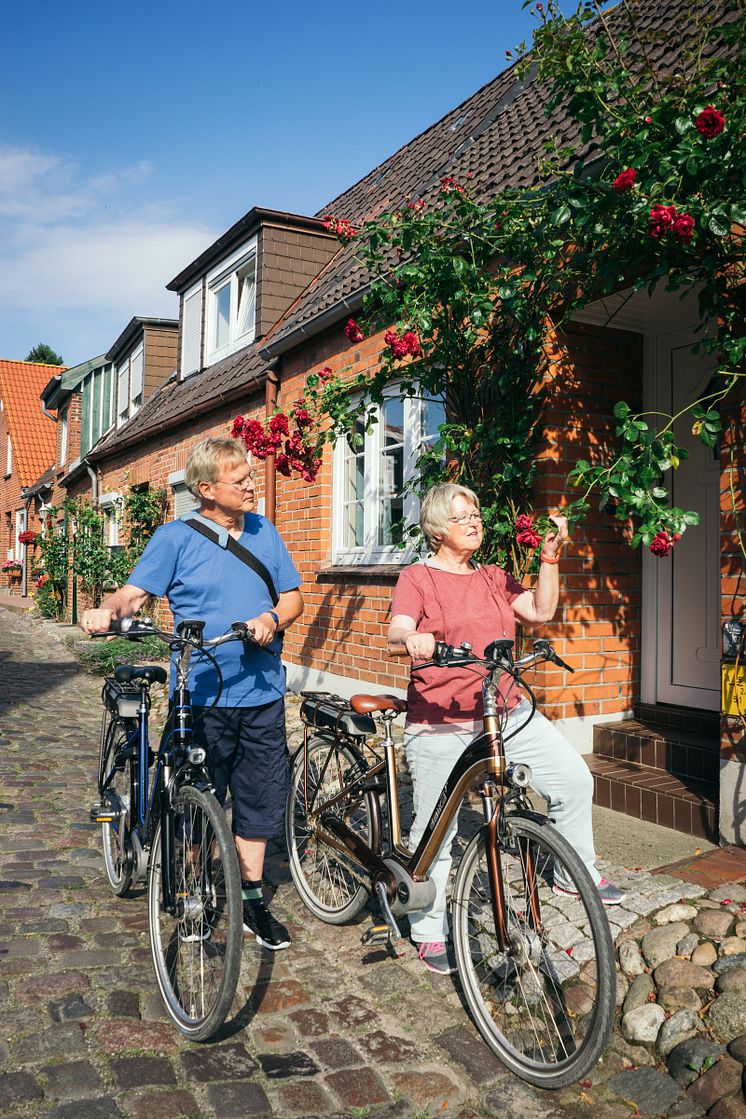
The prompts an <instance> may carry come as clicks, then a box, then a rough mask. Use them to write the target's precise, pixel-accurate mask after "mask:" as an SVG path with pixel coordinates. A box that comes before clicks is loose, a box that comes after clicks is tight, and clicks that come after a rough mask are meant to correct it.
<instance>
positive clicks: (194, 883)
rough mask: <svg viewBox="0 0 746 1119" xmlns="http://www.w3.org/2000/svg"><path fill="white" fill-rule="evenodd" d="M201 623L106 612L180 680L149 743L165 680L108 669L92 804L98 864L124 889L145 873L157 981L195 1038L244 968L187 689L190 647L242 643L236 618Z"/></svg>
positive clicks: (231, 876)
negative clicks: (150, 641) (157, 641)
mask: <svg viewBox="0 0 746 1119" xmlns="http://www.w3.org/2000/svg"><path fill="white" fill-rule="evenodd" d="M204 624H205V623H204V622H203V621H183V622H181V623H180V624H179V626H178V627H177V631H176V633H166V632H164V631H162V630H159V629H156V628H155V627H154V626H153V624H152V622H150V620H149V619H143V620H137V619H129V618H126V619H122V620H121V622H118V621H113V622H112V623H111V626H110V630H109V633H108V634H96V635H95V636H97V637H106V636H111V635H112V634H115V633H121V634H124V635H125V636H127V637H128V638H131V639H134V640H137V638H138V637H144V636H156V637H160V638H162V640H164V641H165V642H166V643H167V644H168V645H169V646H170V648H171V650H172V651H175V652H176V653H177V657H176V661H175V672H176V687H175V691H174V696H173V699H172V702H171V704H170V707H169V715H168V718H167V721H166V725H165V727H164V730H163V733H162V735H161V739H160V745H159V748H158V751H157V752H154V751H153V750H152V749H151V748H150V746H149V742H148V721H149V711H150V706H151V698H150V688H151V685H152V684H153V683H156V682H157V683H161V684H162V683H165V682H166V679H167V672H166V670H165V669H164V668H162V667H161V666H159V665H119V666H118V667H117V668H116V669H115V670H114V675H113V676H112V677H107V679H106V681H105V683H104V687H103V691H102V699H103V703H104V712H103V717H102V723H101V748H100V758H99V770H98V790H99V800H98V802H97V803H96V804H94V805H93V807H92V808H91V810H90V818H91V820H92V821H94V822H96V823H100V824H101V829H102V841H103V854H104V866H105V869H106V876H107V879H108V881H109V885H110V886H111V888H112V890H113V891H114V893H115V894H116V895H117V896H119V897H122V896H124V895H125V894H126V893H127V892H128V891H129V890H130V888H131V887H132V886H133V885H134V884H137V883H142V882H143V881H145V879H146V878H147V883H148V925H149V934H150V948H151V954H152V957H153V966H154V969H155V975H156V980H157V983H158V988H159V991H160V994H161V997H162V998H163V1002H164V1005H165V1007H166V1010H167V1012H168V1015H169V1017H170V1018H171V1020H172V1021H173V1022H174V1023H175V1025H176V1026H177V1027H178V1029H179V1030H180V1031H181V1032H182V1033H183V1034H184V1035H185V1036H186V1037H188V1038H189V1039H190V1040H192V1041H204V1040H205V1039H206V1038H209V1037H211V1036H212V1034H214V1033H215V1031H216V1030H217V1029H218V1028H219V1026H221V1025H222V1023H223V1022H224V1021H225V1018H226V1016H227V1014H228V1011H229V1010H230V1007H231V1004H232V1002H233V999H234V996H235V993H236V987H237V984H238V977H239V972H240V968H241V948H242V943H243V917H242V900H241V875H240V871H239V866H238V857H237V854H236V849H235V845H234V842H233V837H232V835H231V831H230V828H229V826H228V821H227V819H226V816H225V813H224V811H223V809H222V808H221V806H220V804H219V803H218V801H217V799H216V798H215V795H214V789H213V787H212V785H211V783H210V778H209V775H208V772H207V768H206V754H205V751H204V749H203V748H202V747H201V746H195V745H194V744H193V742H192V738H191V736H192V721H191V702H190V696H189V688H188V678H189V666H190V661H191V657H192V654H193V653H195V652H196V653H198V654H199V655H201V656H206V657H208V658H209V659H210V660H211V661H212V663H213V665H214V667H215V669H216V671H217V674H218V694H217V696H216V698H215V701H214V702H215V703H217V699H218V698H219V694H220V691H221V690H222V676H221V674H220V668H219V666H218V664H217V661H216V660H215V658H214V657H213V656H212V654H211V653H210V652H209V650H210V649H211V648H215V647H217V646H218V645H222V644H224V643H225V642H227V641H238V640H242V641H247V640H249V639H250V634H249V631H248V629H247V627H246V625H245V624H244V623H243V622H235V623H234V624H233V626H232V627H231V630H230V632H228V633H225V634H222V635H221V636H220V637H216V638H214V639H212V640H209V641H206V640H204V637H203V630H204Z"/></svg>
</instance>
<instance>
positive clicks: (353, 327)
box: [345, 319, 365, 343]
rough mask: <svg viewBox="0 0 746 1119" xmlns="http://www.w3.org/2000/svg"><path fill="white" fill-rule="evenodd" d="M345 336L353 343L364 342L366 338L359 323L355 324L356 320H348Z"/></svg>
mask: <svg viewBox="0 0 746 1119" xmlns="http://www.w3.org/2000/svg"><path fill="white" fill-rule="evenodd" d="M345 334H346V335H347V337H348V338H349V340H350V341H351V342H353V343H354V342H362V340H363V338H364V337H365V335H364V334H363V332H362V330H361V329H360V327H359V326H358V325H357V323H356V322H355V320H354V319H348V320H347V326H346V327H345Z"/></svg>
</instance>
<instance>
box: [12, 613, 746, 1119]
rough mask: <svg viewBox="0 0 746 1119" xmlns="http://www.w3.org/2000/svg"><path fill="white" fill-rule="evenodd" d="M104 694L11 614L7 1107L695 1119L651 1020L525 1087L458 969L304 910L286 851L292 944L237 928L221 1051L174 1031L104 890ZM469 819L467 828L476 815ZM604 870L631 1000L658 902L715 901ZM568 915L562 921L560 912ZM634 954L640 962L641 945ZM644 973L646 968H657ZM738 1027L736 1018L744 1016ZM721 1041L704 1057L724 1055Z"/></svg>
mask: <svg viewBox="0 0 746 1119" xmlns="http://www.w3.org/2000/svg"><path fill="white" fill-rule="evenodd" d="M100 686H101V685H100V680H98V679H96V678H93V677H90V676H88V675H85V674H83V673H81V672H80V671H79V670H78V669H77V667H76V664H75V662H74V661H73V660H72V658H71V655H70V653H69V650H68V649H67V647H66V646H65V645H64V644H63V643H62V642H61V640H60V638H59V634H58V631H57V630H56V629H55V627H53V626H51V625H50V624H48V623H42V622H40V621H38V620H35V619H33V618H30V617H24V616H20V615H18V614H12V613H10V612H9V611H6V610H0V718H1V719H2V722H1V723H0V774H1V775H2V784H1V786H0V1005H2V1006H3V1015H2V1019H1V1021H0V1115H3V1116H5V1117H6V1119H11V1117H16V1116H17V1117H21V1116H23V1117H27V1119H28V1117H34V1119H36V1117H37V1116H49V1117H52V1119H109V1117H123V1119H145V1117H148V1119H149V1117H151V1116H158V1119H172V1117H174V1119H176V1117H180V1116H189V1117H195V1119H197V1117H200V1119H207V1117H210V1119H212V1117H215V1119H232V1117H234V1116H235V1117H239V1116H240V1117H241V1119H250V1117H252V1116H283V1117H284V1116H307V1117H308V1116H324V1117H332V1116H334V1117H336V1119H342V1117H349V1119H355V1117H358V1119H360V1117H362V1116H375V1117H381V1119H395V1117H396V1119H417V1117H419V1119H425V1117H426V1116H429V1117H434V1116H438V1115H441V1114H448V1115H453V1116H458V1117H460V1119H477V1117H478V1116H484V1117H487V1116H498V1115H499V1116H502V1117H506V1119H511V1117H519V1116H520V1117H521V1119H552V1117H557V1119H563V1117H570V1116H573V1117H581V1119H582V1117H583V1116H591V1115H594V1116H599V1115H600V1116H604V1117H608V1119H616V1117H620V1119H621V1117H628V1116H630V1115H631V1114H635V1113H636V1114H643V1115H663V1114H666V1115H669V1116H672V1117H673V1116H679V1117H681V1119H685V1117H687V1116H696V1115H703V1114H705V1110H706V1109H707V1108H712V1098H710V1097H708V1098H707V1099H705V1098H702V1099H699V1100H698V1099H697V1098H696V1097H695V1096H693V1095H692V1094H691V1093H687V1092H685V1088H686V1083H688V1081H686V1083H684V1081H685V1080H686V1077H684V1079H682V1078H681V1077H679V1078H678V1079H675V1078H674V1076H673V1074H672V1075H669V1073H668V1071H667V1070H666V1066H665V1064H664V1063H663V1061H662V1056H661V1053H660V1052H659V1051H658V1050H656V1049H655V1045H654V1042H655V1032H654V1033H653V1035H652V1038H651V1037H649V1036H645V1037H642V1038H641V1041H642V1042H643V1044H640V1045H632V1044H630V1042H629V1041H628V1040H625V1038H624V1037H623V1036H622V1033H621V1030H617V1031H615V1034H614V1039H613V1041H612V1044H611V1046H610V1048H609V1050H608V1051H607V1053H606V1055H605V1057H604V1059H603V1061H602V1062H601V1063H600V1064H599V1066H598V1068H597V1070H596V1071H595V1072H594V1074H593V1075H592V1076H590V1077H589V1078H588V1079H587V1080H585V1081H583V1083H582V1085H578V1086H576V1087H573V1088H569V1089H565V1090H562V1091H560V1092H555V1093H548V1092H542V1091H539V1090H535V1089H532V1088H529V1087H527V1086H526V1085H524V1084H523V1083H522V1082H520V1081H519V1080H517V1079H516V1078H515V1077H514V1076H512V1075H511V1074H509V1073H508V1072H507V1071H506V1070H505V1069H504V1068H503V1066H502V1065H501V1064H500V1063H499V1061H498V1060H497V1059H496V1058H495V1057H494V1056H493V1055H492V1053H491V1051H490V1050H488V1049H487V1047H486V1046H485V1045H484V1043H483V1042H482V1041H481V1039H480V1038H479V1036H478V1034H477V1033H476V1031H475V1029H474V1028H473V1026H472V1024H471V1022H470V1020H469V1018H468V1017H467V1015H466V1013H465V1011H464V1009H463V1007H462V1005H461V1002H460V999H459V993H458V986H457V983H455V982H453V981H451V980H450V979H444V978H438V977H435V976H432V975H431V974H430V973H429V972H426V971H424V969H422V966H421V964H419V962H418V961H417V959H416V956H415V953H414V950H413V949H411V947H406V948H405V950H404V951H405V954H404V955H403V957H401V958H399V959H397V960H394V959H392V958H390V957H387V956H386V955H385V954H384V953H382V952H380V951H371V950H367V949H364V948H362V947H361V944H360V934H361V928H360V927H359V926H352V927H340V928H337V927H333V926H328V925H323V924H321V923H319V922H318V921H316V920H314V918H312V917H311V916H310V914H308V913H307V911H306V910H305V909H304V908H303V906H302V904H301V902H300V901H299V899H298V897H297V895H296V894H295V891H294V888H293V885H292V882H291V880H290V876H289V873H288V869H287V861H286V859H285V857H284V854H283V852H282V851H281V850H280V848H279V846H278V847H276V848H275V849H274V851H273V853H272V856H271V858H270V859H269V860H268V867H267V879H268V883H269V888H270V890H271V891H272V892H274V895H275V896H274V902H273V907H274V909H275V910H276V912H277V913H278V915H279V916H280V917H281V918H283V919H285V920H287V921H288V923H289V925H290V927H291V931H292V933H293V945H292V947H291V948H290V949H289V950H288V951H286V952H282V953H278V954H276V955H272V954H271V953H262V952H261V951H260V950H259V949H258V947H257V946H256V945H254V944H251V943H250V942H249V941H247V942H246V944H245V948H244V962H243V967H242V972H241V981H240V985H239V997H238V998H237V1001H236V1004H235V1005H234V1007H233V1012H232V1015H231V1017H230V1019H229V1021H228V1022H227V1023H226V1025H225V1027H224V1028H223V1030H222V1032H221V1034H220V1035H219V1037H217V1038H216V1039H214V1040H213V1041H212V1042H211V1043H209V1044H202V1045H195V1044H190V1043H188V1042H186V1041H184V1039H183V1038H182V1037H181V1036H180V1035H179V1034H178V1033H177V1032H176V1031H175V1030H174V1029H173V1028H172V1027H171V1025H170V1024H169V1023H167V1022H166V1021H164V1018H163V1014H162V1011H161V1007H160V1002H159V999H158V997H157V995H156V993H155V982H154V977H153V974H152V966H151V961H150V952H149V947H148V939H147V921H146V906H145V895H144V892H143V891H139V892H136V893H135V894H134V895H133V896H131V897H128V898H125V899H116V898H114V897H113V896H112V895H111V893H110V891H109V889H108V886H107V884H106V880H105V877H104V874H103V866H102V860H101V855H100V850H99V837H98V830H99V829H98V828H97V827H96V826H94V825H91V824H90V823H89V822H88V806H89V804H90V803H91V802H92V801H93V799H94V792H95V790H94V784H93V782H94V772H95V768H96V761H97V750H98V747H97V737H98V727H99V718H100V705H99V693H100ZM291 707H292V705H291ZM293 710H294V711H295V712H297V705H296V706H295V707H294V708H293ZM294 727H295V729H296V731H297V715H294V716H291V728H290V729H291V731H292V730H293V729H294ZM464 818H465V827H466V829H467V830H468V828H469V825H470V822H471V826H473V822H474V814H473V813H472V814H470V813H469V812H466V813H464ZM605 872H606V875H607V877H609V878H612V877H613V878H614V879H615V880H617V881H620V882H622V883H623V884H624V885H625V886H626V888H627V889H628V891H629V894H628V901H627V903H626V905H625V907H624V908H619V909H616V910H614V911H613V912H611V913H610V914H609V915H610V917H611V919H612V922H613V929H614V932H615V935H616V936H617V938H618V939H619V940H621V941H623V942H626V943H627V944H628V945H630V947H628V949H627V950H626V955H625V957H624V961H623V962H624V964H625V967H626V968H627V976H628V978H624V977H622V976H620V995H619V1001H620V1007H621V1003H622V1001H623V1000H627V999H629V997H630V992H631V990H632V987H631V985H630V984H631V983H634V982H635V980H634V978H633V975H634V973H635V968H636V967H637V961H636V957H635V956H634V953H635V951H637V950H638V949H637V941H638V940H640V939H641V938H644V935H645V934H646V933H649V931H650V930H652V929H653V925H654V924H655V922H654V921H653V920H652V917H653V915H654V914H656V913H657V912H659V911H660V910H661V909H665V907H668V908H669V909H670V908H671V906H672V905H673V904H674V903H675V904H676V905H677V906H678V909H679V910H681V905H680V904H679V903H680V902H681V901H682V899H683V900H684V901H691V900H692V899H695V901H697V899H700V900H701V901H702V904H703V905H704V906H705V908H707V907H709V909H710V910H711V911H717V910H718V909H719V907H720V908H721V909H722V901H723V899H722V898H721V899H720V901H719V902H718V899H717V898H715V899H714V900H713V899H712V898H708V897H705V896H704V895H705V893H706V892H705V889H704V888H703V887H701V886H697V885H693V884H692V883H685V882H682V881H680V880H678V879H675V878H673V877H671V876H668V875H656V874H651V873H647V872H645V873H637V874H635V873H634V872H630V871H624V870H622V869H621V868H610V867H607V868H605ZM743 893H744V897H746V891H744V892H743ZM738 896H740V895H738ZM730 900H731V899H726V902H730ZM698 904H699V901H697V905H698ZM726 908H729V906H728V905H726ZM730 908H733V907H732V906H730ZM742 908H745V907H742ZM696 912H697V909H696V907H694V908H690V915H694V914H696ZM684 915H685V916H686V914H684ZM717 915H718V916H721V913H720V912H718V913H717ZM563 916H565V917H566V918H567V923H568V924H570V925H571V924H572V912H571V909H570V908H569V907H568V910H567V912H566V913H565V914H563ZM681 916H682V915H681V913H680V912H679V913H675V914H674V915H673V917H671V918H670V920H672V921H673V920H674V918H676V920H678V921H679V922H680V921H681ZM667 919H668V918H667ZM735 919H736V918H734V920H735ZM690 924H691V923H690ZM718 927H719V928H721V929H722V928H724V925H723V922H722V921H721V923H720V925H719V926H718ZM689 928H690V925H687V926H686V929H685V931H687V932H688V930H689ZM653 931H655V930H653ZM744 931H746V930H744ZM577 932H578V934H579V935H580V936H581V937H582V930H577ZM573 935H574V934H573ZM673 936H674V934H673V932H672V933H671V935H670V936H669V941H671V942H672V937H673ZM636 938H637V939H636ZM674 938H675V937H674ZM576 939H578V937H576ZM699 939H700V938H699V937H698V936H696V935H695V936H694V943H695V944H699ZM713 939H714V940H715V941H717V936H716V935H715V936H714V938H713V936H711V937H710V940H713ZM729 939H730V940H731V941H732V940H733V939H734V938H733V937H730V938H729ZM656 944H657V942H656ZM679 947H680V945H679ZM691 948H692V946H691V945H690V950H691ZM657 950H658V953H659V955H660V951H661V947H660V945H657ZM676 950H677V949H676V946H675V945H674V946H673V947H671V948H670V953H671V954H673V952H675V951H676ZM642 951H643V954H645V956H646V958H647V950H646V948H645V942H644V939H643V943H642ZM731 951H732V948H731ZM715 954H716V955H717V950H716V951H715ZM568 958H569V957H568ZM739 962H740V961H739ZM691 966H693V965H691ZM630 969H631V970H630ZM650 970H651V968H650V967H649V968H647V971H646V970H645V967H644V961H643V967H642V968H641V969H640V971H641V973H642V974H644V975H645V977H646V978H648V979H649V975H648V972H650ZM658 970H660V969H658ZM710 974H711V973H710V972H708V975H710ZM744 974H745V975H746V972H744ZM655 978H656V983H657V981H658V972H657V971H656V972H655ZM692 982H693V981H692ZM700 982H702V980H700ZM708 983H709V980H708ZM650 985H651V986H653V984H652V980H651V981H650ZM638 986H639V984H638ZM658 987H659V988H660V987H661V985H660V984H658ZM661 989H662V988H661ZM677 989H678V988H677ZM638 993H639V992H638ZM654 997H655V995H653V998H654ZM645 1001H650V993H649V992H647V993H646V994H645V996H644V997H643V999H642V1002H643V1003H644V1002H645ZM660 1001H661V998H660V996H659V1002H660ZM700 1006H701V1002H700ZM624 1009H625V1017H626V1012H627V1010H628V1009H634V1008H632V1006H631V1003H630V1004H629V1006H628V1005H627V1003H626V1001H625V1007H624ZM642 1009H643V1010H645V1009H646V1008H645V1007H644V1006H643V1007H642ZM670 1013H671V1009H670V1007H669V1009H668V1010H666V1011H665V1014H666V1017H668V1016H669V1015H670ZM638 1017H639V1016H638ZM658 1024H659V1025H660V1023H658ZM635 1028H636V1029H638V1027H637V1026H636V1027H635ZM697 1029H699V1027H692V1028H691V1030H690V1032H689V1033H686V1032H684V1034H683V1036H684V1037H688V1038H691V1037H692V1035H693V1034H695V1033H696V1032H697ZM744 1031H746V1023H744V1025H743V1027H742V1029H740V1030H738V1029H737V1030H736V1032H737V1033H743V1032H744ZM632 1032H633V1033H634V1030H633V1031H632ZM638 1032H639V1029H638ZM649 1032H650V1026H649V1025H648V1033H649ZM625 1033H626V1034H627V1035H628V1036H630V1029H629V1028H626V1029H625ZM732 1036H734V1035H732ZM646 1040H647V1041H648V1042H651V1041H652V1044H648V1045H647V1046H646V1045H645V1044H644V1042H645V1041H646ZM700 1040H701V1039H698V1038H696V1037H695V1042H697V1043H699V1041H700ZM741 1040H743V1039H741ZM711 1049H712V1050H713V1053H714V1056H713V1055H712V1054H711V1056H710V1057H709V1058H708V1061H707V1062H706V1063H705V1062H703V1069H704V1068H709V1066H710V1064H711V1063H712V1060H713V1059H716V1058H717V1057H718V1056H719V1055H720V1054H722V1053H723V1052H724V1050H723V1047H722V1046H719V1047H718V1046H714V1045H713V1046H711ZM716 1049H717V1052H715V1050H716ZM698 1060H700V1061H702V1055H701V1054H700V1056H699V1057H698ZM727 1061H728V1062H729V1066H728V1068H727V1070H726V1071H727V1072H728V1073H729V1075H730V1079H731V1081H733V1077H734V1075H735V1073H734V1069H733V1068H731V1067H730V1066H736V1065H737V1064H738V1062H737V1061H736V1060H734V1059H733V1058H731V1057H728V1058H727ZM690 1064H691V1063H690ZM686 1067H687V1068H688V1067H690V1065H687V1066H686ZM691 1067H694V1066H691ZM716 1067H720V1068H721V1069H722V1068H725V1067H726V1066H725V1064H724V1063H723V1062H722V1061H720V1064H719V1065H718V1066H716ZM669 1068H670V1064H669ZM739 1069H740V1066H739ZM710 1071H712V1070H710ZM694 1075H696V1074H694ZM739 1075H740V1072H739ZM692 1078H693V1077H692V1075H691V1074H690V1076H689V1079H692ZM701 1079H702V1081H704V1080H705V1079H706V1078H705V1076H702V1078H701ZM721 1079H722V1076H721ZM726 1079H727V1077H726ZM728 1083H729V1084H730V1081H729V1082H728ZM728 1092H729V1093H730V1096H729V1098H728V1099H725V1100H720V1103H719V1104H718V1106H720V1107H721V1111H720V1112H715V1111H711V1112H710V1113H711V1114H713V1115H716V1116H719V1117H720V1119H730V1117H731V1116H733V1117H737V1116H739V1115H742V1114H746V1113H742V1112H741V1111H738V1110H734V1108H735V1107H736V1106H742V1104H741V1103H740V1099H739V1098H738V1097H739V1093H738V1085H736V1083H735V1081H733V1084H730V1087H729V1088H728ZM710 1095H712V1093H710ZM715 1098H716V1099H717V1098H718V1097H715ZM723 1103H725V1104H727V1105H728V1107H730V1110H729V1109H728V1107H726V1109H725V1110H722V1105H723ZM731 1105H732V1106H731Z"/></svg>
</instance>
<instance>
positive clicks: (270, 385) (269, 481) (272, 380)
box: [264, 362, 280, 524]
mask: <svg viewBox="0 0 746 1119" xmlns="http://www.w3.org/2000/svg"><path fill="white" fill-rule="evenodd" d="M278 366H279V362H273V364H272V365H271V366H270V367H269V369H268V370H267V380H266V382H265V386H264V410H265V415H266V416H267V418H269V417H270V416H271V415H272V413H273V412H274V410H275V408H276V407H277V392H278V389H279V385H280V378H279V376H278V372H277V370H278ZM276 481H277V472H276V470H275V456H274V455H273V454H272V455H267V457H266V459H265V460H264V516H265V517H266V518H267V520H269V521H271V522H272V524H274V523H275V518H276V515H277V487H276Z"/></svg>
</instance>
